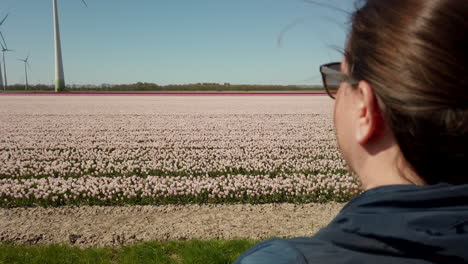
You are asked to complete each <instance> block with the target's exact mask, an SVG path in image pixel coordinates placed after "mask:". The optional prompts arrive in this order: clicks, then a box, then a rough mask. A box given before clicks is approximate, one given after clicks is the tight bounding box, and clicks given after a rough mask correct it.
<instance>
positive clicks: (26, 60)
mask: <svg viewBox="0 0 468 264" xmlns="http://www.w3.org/2000/svg"><path fill="white" fill-rule="evenodd" d="M18 60H19V61H22V62H24V76H25V77H26V86H25V90H28V69H27V68H29V70H31V66H29V62H28V60H29V54H28V56H27V57H26V59H24V60H22V59H18ZM26 66H27V68H26Z"/></svg>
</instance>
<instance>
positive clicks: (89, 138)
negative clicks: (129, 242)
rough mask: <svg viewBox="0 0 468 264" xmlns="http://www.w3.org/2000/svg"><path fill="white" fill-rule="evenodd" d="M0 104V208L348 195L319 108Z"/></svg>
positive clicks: (257, 101)
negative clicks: (167, 183) (276, 182)
mask: <svg viewBox="0 0 468 264" xmlns="http://www.w3.org/2000/svg"><path fill="white" fill-rule="evenodd" d="M0 103H1V104H0V164H2V166H0V180H1V185H2V187H1V197H2V198H1V199H2V202H1V205H2V206H14V205H15V204H16V205H32V204H40V205H48V204H49V205H50V204H52V205H61V204H114V203H117V204H125V203H130V204H134V203H137V204H149V203H186V202H229V201H232V202H236V201H243V202H264V201H319V200H324V199H325V198H324V197H328V198H326V199H329V200H343V199H345V198H346V197H348V198H349V197H351V195H352V194H354V193H355V192H356V186H355V180H354V178H353V177H352V176H351V174H350V173H349V172H348V170H347V167H346V164H345V163H344V161H343V160H342V159H341V157H340V154H339V152H338V149H337V144H336V141H335V136H334V132H333V121H332V116H331V112H332V109H331V102H330V101H329V100H328V99H327V98H325V97H242V98H239V97H223V98H211V97H184V98H178V97H164V98H158V97H150V98H149V97H148V98H147V97H144V96H142V97H111V96H110V97H92V96H89V97H88V96H84V97H63V98H60V100H58V99H57V98H54V97H53V96H50V97H49V96H43V97H21V96H18V97H14V96H12V97H8V98H1V97H0ZM275 180H277V181H278V185H275V184H274V181H275ZM133 181H136V182H138V184H136V183H134V182H133ZM236 181H237V182H236ZM288 181H289V183H288ZM166 182H170V183H171V184H172V185H165V183H166ZM231 182H232V184H234V185H231ZM177 183H178V184H179V185H177ZM299 183H300V184H299ZM288 184H289V185H288ZM124 185H126V186H127V187H125V188H124V189H122V188H123V187H122V188H120V187H119V188H117V187H115V186H124ZM140 185H141V186H148V187H145V188H147V189H141V188H140V187H139V186H140ZM109 186H111V187H109ZM194 186H196V187H194ZM233 186H234V187H233ZM253 186H255V188H254V187H253ZM285 186H288V187H285ZM39 187H40V188H39ZM215 187H216V188H215ZM325 193H327V195H325ZM130 194H131V196H129V195H130ZM53 197H55V198H53Z"/></svg>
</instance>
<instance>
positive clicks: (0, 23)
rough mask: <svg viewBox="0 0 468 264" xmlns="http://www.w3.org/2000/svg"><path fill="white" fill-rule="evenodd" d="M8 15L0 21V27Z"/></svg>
mask: <svg viewBox="0 0 468 264" xmlns="http://www.w3.org/2000/svg"><path fill="white" fill-rule="evenodd" d="M8 15H10V14H6V16H5V17H4V18H3V19H2V21H1V22H0V26H1V25H2V24H3V22H5V20H6V19H7V17H8Z"/></svg>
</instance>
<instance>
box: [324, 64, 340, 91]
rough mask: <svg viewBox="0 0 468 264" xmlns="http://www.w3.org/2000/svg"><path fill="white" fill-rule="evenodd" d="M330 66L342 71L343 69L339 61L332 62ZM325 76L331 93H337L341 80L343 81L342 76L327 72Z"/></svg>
mask: <svg viewBox="0 0 468 264" xmlns="http://www.w3.org/2000/svg"><path fill="white" fill-rule="evenodd" d="M328 68H330V69H332V70H334V71H337V72H340V70H341V69H340V68H341V66H340V64H339V63H336V64H331V65H329V66H328ZM324 77H325V84H326V86H327V89H328V92H329V93H331V94H334V93H336V92H337V91H338V88H339V87H340V84H341V82H343V80H342V76H340V75H337V74H326V75H325V76H324Z"/></svg>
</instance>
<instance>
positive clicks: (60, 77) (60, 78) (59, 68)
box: [52, 0, 88, 92]
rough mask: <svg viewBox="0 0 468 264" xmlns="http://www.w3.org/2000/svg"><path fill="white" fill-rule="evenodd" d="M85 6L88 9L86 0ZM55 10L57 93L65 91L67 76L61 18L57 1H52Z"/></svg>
mask: <svg viewBox="0 0 468 264" xmlns="http://www.w3.org/2000/svg"><path fill="white" fill-rule="evenodd" d="M81 1H82V2H83V4H84V5H85V6H86V7H88V5H87V4H86V2H85V1H84V0H81ZM52 5H53V8H54V39H55V92H62V91H64V90H65V75H64V74H63V61H62V46H61V44H60V29H59V16H58V10H57V0H52Z"/></svg>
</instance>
